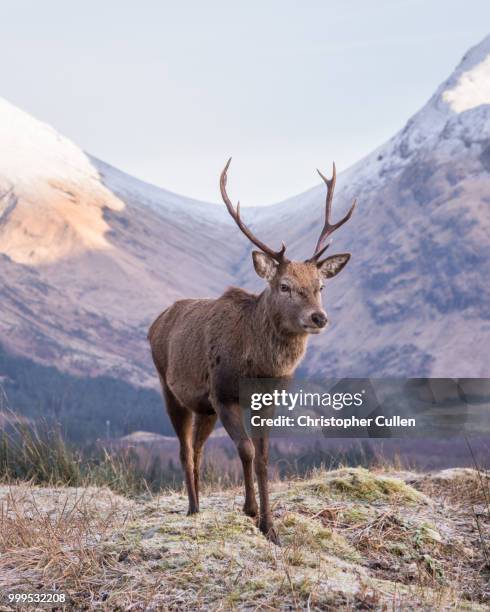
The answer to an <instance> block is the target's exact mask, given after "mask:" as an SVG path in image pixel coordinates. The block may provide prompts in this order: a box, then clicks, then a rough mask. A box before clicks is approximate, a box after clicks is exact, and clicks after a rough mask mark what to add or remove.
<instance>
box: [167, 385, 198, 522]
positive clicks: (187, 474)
mask: <svg viewBox="0 0 490 612" xmlns="http://www.w3.org/2000/svg"><path fill="white" fill-rule="evenodd" d="M162 387H163V394H164V396H165V402H166V404H167V412H168V416H169V417H170V420H171V421H172V425H173V426H174V429H175V433H176V434H177V437H178V439H179V444H180V462H181V464H182V470H183V471H184V478H185V485H186V488H187V495H188V497H189V510H188V512H187V514H195V513H196V512H199V502H198V499H197V494H196V488H195V484H194V457H193V448H192V412H191V411H190V410H189V409H188V408H186V407H185V406H182V405H181V404H180V403H179V402H178V400H177V399H176V397H175V396H174V394H173V393H172V392H171V391H170V389H169V388H168V387H167V385H166V384H165V383H163V382H162Z"/></svg>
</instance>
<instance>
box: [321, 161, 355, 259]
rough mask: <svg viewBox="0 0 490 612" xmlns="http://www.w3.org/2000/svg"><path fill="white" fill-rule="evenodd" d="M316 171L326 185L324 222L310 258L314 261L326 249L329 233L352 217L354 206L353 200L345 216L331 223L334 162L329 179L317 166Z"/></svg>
mask: <svg viewBox="0 0 490 612" xmlns="http://www.w3.org/2000/svg"><path fill="white" fill-rule="evenodd" d="M317 172H318V174H319V175H320V176H321V177H322V179H323V181H324V183H325V185H326V186H327V197H326V201H325V224H324V226H323V229H322V231H321V234H320V237H319V238H318V242H317V243H316V247H315V252H314V254H313V257H312V258H311V260H312V261H316V260H317V259H318V258H319V257H320V256H321V255H322V254H323V253H324V252H325V251H326V250H327V249H328V247H329V246H330V243H328V244H327V245H326V246H323V245H324V243H325V240H326V239H327V238H328V237H329V236H330V234H333V232H334V231H335V230H337V229H338V228H339V227H340V226H341V225H344V223H346V222H347V221H348V220H349V219H350V218H351V217H352V213H353V212H354V208H355V207H356V200H354V201H353V203H352V206H351V207H350V209H349V212H348V213H347V214H346V215H345V217H343V218H342V219H340V221H338V222H337V223H331V222H330V215H331V212H332V202H333V193H334V190H335V183H336V181H337V172H336V169H335V162H333V168H332V178H331V179H328V178H327V177H326V176H325V175H324V174H322V173H321V172H320V170H318V168H317Z"/></svg>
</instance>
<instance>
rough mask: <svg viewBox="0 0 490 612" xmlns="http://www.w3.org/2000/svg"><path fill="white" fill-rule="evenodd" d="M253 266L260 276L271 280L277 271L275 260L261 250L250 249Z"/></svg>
mask: <svg viewBox="0 0 490 612" xmlns="http://www.w3.org/2000/svg"><path fill="white" fill-rule="evenodd" d="M252 259H253V262H254V268H255V271H256V272H257V274H258V275H259V276H260V278H263V279H264V280H266V281H271V280H272V279H273V278H274V276H275V275H276V272H277V266H278V264H277V261H275V259H272V257H271V256H270V255H267V254H266V253H262V251H252Z"/></svg>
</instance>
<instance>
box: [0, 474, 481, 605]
mask: <svg viewBox="0 0 490 612" xmlns="http://www.w3.org/2000/svg"><path fill="white" fill-rule="evenodd" d="M489 476H490V475H488V474H487V475H485V474H483V473H482V474H480V475H478V473H477V472H475V471H474V470H464V469H460V470H446V471H444V472H437V473H434V474H415V473H388V472H368V471H366V470H362V469H360V468H358V469H341V470H337V471H334V472H318V473H316V474H315V475H314V476H312V477H311V478H310V479H308V480H296V481H292V482H289V483H276V484H275V485H274V486H273V492H272V499H273V511H274V514H275V517H276V519H275V520H276V525H277V527H278V530H279V533H280V535H281V539H282V547H281V548H278V547H276V546H274V545H272V544H270V543H268V542H267V541H266V540H265V538H263V537H262V536H261V535H260V533H259V531H258V530H257V529H256V527H255V526H254V524H253V522H252V520H251V519H249V518H247V517H245V516H244V515H243V514H242V513H241V511H240V506H241V504H242V499H241V491H238V490H235V489H231V490H226V491H224V490H219V489H214V490H212V491H207V492H206V495H205V497H204V499H203V503H202V506H203V508H204V509H203V512H202V513H201V514H200V515H198V516H194V517H186V516H185V509H186V501H185V499H184V496H183V495H182V494H179V493H175V492H174V493H170V492H169V493H168V494H164V495H160V496H158V497H150V498H136V499H127V498H124V497H121V496H118V495H115V494H113V493H111V492H110V491H108V490H107V489H96V488H88V489H83V488H79V489H73V488H57V489H56V488H38V487H32V486H29V485H27V484H26V485H13V486H3V487H0V527H1V528H0V588H1V590H2V592H6V593H8V592H10V591H13V590H15V589H20V590H24V589H25V588H26V586H27V585H29V590H30V591H32V590H34V591H39V592H41V591H46V590H49V589H57V590H62V591H63V592H65V593H66V595H67V597H68V602H69V605H70V606H72V607H76V608H77V609H81V608H83V609H90V610H92V609H112V610H114V609H129V608H131V609H192V610H231V609H239V610H242V609H247V610H249V609H278V608H281V609H286V608H287V609H293V610H299V609H309V610H338V609H347V610H350V609H355V610H357V609H363V610H365V609H368V610H386V609H408V608H409V609H412V610H413V609H416V610H435V609H449V608H451V609H458V610H488V609H489V607H490V590H489V584H490V581H489V577H490V574H489V571H490V567H489V565H488V559H487V560H486V561H485V558H484V551H483V549H482V546H483V545H484V544H482V541H483V539H486V540H487V543H488V537H489V536H490V516H489V515H488V506H487V505H485V495H484V491H483V489H482V486H484V487H487V490H488V477H489ZM487 494H488V493H487ZM487 545H488V544H487ZM2 609H5V610H10V609H13V608H12V607H9V606H8V605H7V606H5V607H3V608H2Z"/></svg>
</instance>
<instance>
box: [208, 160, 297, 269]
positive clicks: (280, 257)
mask: <svg viewBox="0 0 490 612" xmlns="http://www.w3.org/2000/svg"><path fill="white" fill-rule="evenodd" d="M230 163H231V157H230V159H229V160H228V161H227V162H226V166H225V167H224V169H223V172H222V173H221V178H220V182H219V185H220V190H221V197H222V198H223V202H224V203H225V204H226V208H227V209H228V212H229V213H230V215H231V217H232V218H233V220H234V221H235V223H236V224H237V225H238V227H239V228H240V230H241V231H242V232H243V233H244V234H245V236H246V237H247V238H248V239H249V240H250V242H251V243H252V244H255V246H256V247H258V248H259V249H260V250H261V251H262V252H264V253H267V255H270V256H271V257H272V258H273V259H275V260H276V261H277V262H278V263H280V262H281V261H284V259H285V258H284V252H285V250H286V245H285V244H284V242H282V243H281V249H280V250H279V251H273V250H272V249H271V248H270V247H268V246H267V245H266V244H264V243H263V242H262V241H261V240H259V239H258V238H257V237H256V236H254V234H253V233H252V232H251V230H250V229H249V228H248V227H247V226H246V225H245V223H244V222H243V221H242V219H241V217H240V202H237V206H236V209H235V207H234V206H233V204H232V203H231V200H230V198H229V197H228V194H227V193H226V182H227V180H228V175H227V172H228V168H229V166H230Z"/></svg>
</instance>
